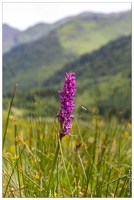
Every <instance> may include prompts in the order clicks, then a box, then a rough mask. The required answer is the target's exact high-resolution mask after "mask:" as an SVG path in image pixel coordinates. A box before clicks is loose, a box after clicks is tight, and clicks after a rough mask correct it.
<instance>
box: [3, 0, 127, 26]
mask: <svg viewBox="0 0 134 200" xmlns="http://www.w3.org/2000/svg"><path fill="white" fill-rule="evenodd" d="M130 9H131V2H122V3H121V2H120V3H109V2H107V3H91V2H88V3H82V2H79V3H78V2H75V3H65V2H60V3H46V2H44V3H34V2H33V3H30V2H29V3H26V2H25V3H24V2H22V3H20V2H18V3H17V2H16V3H10V2H8V3H7V2H3V4H2V22H3V23H7V24H8V25H10V26H12V27H14V28H17V29H19V30H25V29H27V28H28V27H30V26H33V25H35V24H37V23H40V22H44V23H54V22H56V21H58V20H60V19H63V18H64V17H68V16H73V15H76V14H79V13H82V12H86V11H91V12H101V13H112V12H121V11H127V10H130Z"/></svg>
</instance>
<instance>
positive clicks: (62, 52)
mask: <svg viewBox="0 0 134 200" xmlns="http://www.w3.org/2000/svg"><path fill="white" fill-rule="evenodd" d="M54 26H55V28H53V30H51V31H49V30H48V28H49V26H47V25H45V27H46V32H47V31H48V32H47V33H45V34H44V35H43V36H41V37H39V39H36V40H34V41H31V42H28V43H25V44H23V45H18V46H17V47H15V48H13V49H12V50H11V51H9V52H8V53H6V54H4V55H3V88H4V92H5V93H7V92H11V91H12V88H13V87H14V85H15V84H16V83H18V84H19V91H26V90H30V89H32V88H37V87H38V86H39V85H40V86H41V85H42V84H43V83H44V82H45V81H46V80H47V79H48V78H50V77H51V76H52V75H53V74H55V73H56V71H58V70H60V69H62V68H63V66H64V65H65V64H66V63H67V62H69V61H73V60H75V59H76V58H78V57H79V56H81V55H82V54H85V53H89V52H92V51H93V50H96V49H98V48H100V47H101V46H102V45H105V44H107V43H108V42H109V41H111V40H114V39H117V38H120V37H121V36H125V35H130V34H131V12H124V13H118V14H110V15H104V14H94V13H83V14H80V15H77V16H74V17H71V18H67V19H64V20H61V21H59V22H57V23H55V24H54ZM41 27H42V30H44V29H43V27H44V25H43V24H42V25H41ZM41 27H40V25H39V26H38V25H37V26H36V29H37V30H38V31H39V30H40V28H41ZM34 31H35V27H33V28H31V29H28V30H27V31H26V32H27V34H29V35H30V34H31V35H32V33H33V35H34V36H35V35H36V34H35V33H36V31H35V32H34ZM26 32H25V33H26ZM42 32H43V31H41V33H42ZM23 34H24V33H23ZM25 37H26V36H25ZM28 37H29V36H28ZM29 38H30V37H29ZM31 40H32V37H31Z"/></svg>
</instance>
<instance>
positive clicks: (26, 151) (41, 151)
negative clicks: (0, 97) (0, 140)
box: [3, 112, 131, 197]
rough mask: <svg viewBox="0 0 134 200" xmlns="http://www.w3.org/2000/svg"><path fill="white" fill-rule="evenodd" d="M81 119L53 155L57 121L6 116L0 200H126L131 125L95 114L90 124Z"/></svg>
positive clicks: (76, 121)
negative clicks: (2, 199) (59, 199)
mask: <svg viewBox="0 0 134 200" xmlns="http://www.w3.org/2000/svg"><path fill="white" fill-rule="evenodd" d="M6 116H7V115H6V114H5V112H4V115H3V131H4V130H5V122H6ZM80 119H81V118H80ZM80 119H79V118H75V119H74V121H73V128H72V130H71V136H65V137H63V139H62V141H61V142H59V149H58V150H57V146H58V141H59V140H58V138H59V137H58V135H59V124H58V122H57V119H56V118H54V119H51V120H50V119H48V118H47V117H46V118H43V117H42V116H38V115H35V116H33V115H32V116H31V117H28V118H25V119H24V118H20V117H19V118H18V117H17V116H16V117H15V116H14V113H13V112H12V113H10V115H9V119H8V126H7V132H6V137H5V144H4V149H3V197H130V196H131V191H130V188H129V185H130V181H131V179H130V178H131V177H130V176H131V123H130V122H129V121H127V120H124V119H122V120H120V121H118V120H117V119H116V118H114V117H113V118H111V120H110V121H109V122H108V121H106V120H105V119H103V118H102V117H101V116H100V115H98V114H96V115H95V113H94V116H93V118H92V120H91V121H89V122H88V121H87V122H82V121H81V120H80ZM56 151H57V153H56ZM56 154H57V155H56ZM50 177H51V181H50Z"/></svg>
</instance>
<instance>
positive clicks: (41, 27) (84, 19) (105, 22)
mask: <svg viewBox="0 0 134 200" xmlns="http://www.w3.org/2000/svg"><path fill="white" fill-rule="evenodd" d="M7 27H8V28H7ZM51 31H56V32H57V33H58V37H59V40H60V43H61V45H62V47H63V48H66V49H67V51H68V52H72V53H73V54H74V52H75V51H76V52H77V53H79V55H80V54H82V53H85V52H87V51H90V52H91V51H92V50H95V49H97V48H98V46H99V47H100V46H101V45H103V44H106V43H107V42H108V41H109V40H111V39H116V38H118V37H120V36H123V35H128V34H130V31H131V12H130V11H129V12H123V13H117V14H107V15H106V14H99V13H90V12H87V13H82V14H79V15H76V16H73V17H67V18H65V19H62V20H60V21H58V22H56V23H54V24H46V23H39V24H36V25H35V26H33V27H30V28H28V29H27V30H25V31H18V30H16V29H12V28H11V27H9V26H8V25H7V24H3V30H2V32H3V53H6V52H7V51H9V50H11V49H12V48H13V47H16V46H18V45H21V44H26V43H29V42H33V41H35V40H37V39H39V38H41V37H43V36H45V35H46V34H49V33H50V32H51ZM9 36H10V37H9ZM87 41H88V42H90V45H88V46H87V45H86V42H87Z"/></svg>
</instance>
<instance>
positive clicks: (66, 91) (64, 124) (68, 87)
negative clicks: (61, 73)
mask: <svg viewBox="0 0 134 200" xmlns="http://www.w3.org/2000/svg"><path fill="white" fill-rule="evenodd" d="M65 75H66V77H65V80H64V85H63V89H62V90H58V92H59V94H60V99H61V109H60V112H59V114H58V115H57V116H58V119H59V122H60V126H61V130H60V138H62V137H63V136H65V135H70V129H71V128H72V124H71V119H72V118H73V117H74V115H73V114H72V111H73V109H74V106H75V104H74V103H73V101H74V98H75V97H74V95H75V91H76V89H75V87H76V82H75V73H74V72H70V73H65Z"/></svg>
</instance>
